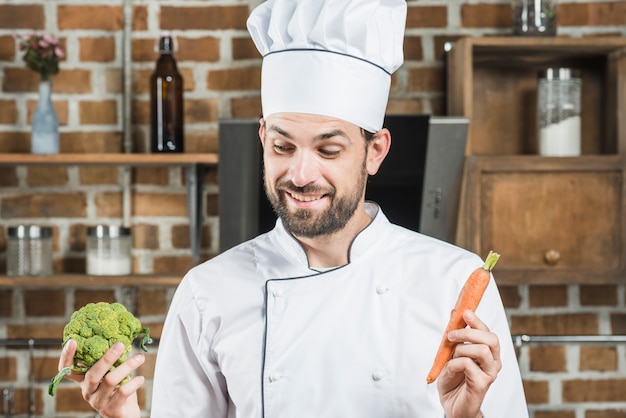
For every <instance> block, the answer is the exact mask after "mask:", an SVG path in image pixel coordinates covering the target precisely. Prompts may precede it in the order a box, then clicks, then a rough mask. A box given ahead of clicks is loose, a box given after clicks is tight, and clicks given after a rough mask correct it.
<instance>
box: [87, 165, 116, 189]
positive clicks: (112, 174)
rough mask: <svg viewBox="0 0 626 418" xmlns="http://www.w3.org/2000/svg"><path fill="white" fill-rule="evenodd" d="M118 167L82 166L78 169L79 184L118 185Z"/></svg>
mask: <svg viewBox="0 0 626 418" xmlns="http://www.w3.org/2000/svg"><path fill="white" fill-rule="evenodd" d="M119 178H120V172H119V168H118V167H107V166H81V167H78V182H79V183H80V184H83V185H100V184H118V183H119Z"/></svg>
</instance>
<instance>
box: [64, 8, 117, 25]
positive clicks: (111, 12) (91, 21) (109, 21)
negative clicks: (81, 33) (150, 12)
mask: <svg viewBox="0 0 626 418" xmlns="http://www.w3.org/2000/svg"><path fill="white" fill-rule="evenodd" d="M57 21H58V27H59V29H61V30H67V29H103V30H120V29H122V26H123V23H122V22H123V16H122V8H121V6H102V5H98V6H95V5H94V6H83V5H63V4H60V5H58V6H57Z"/></svg>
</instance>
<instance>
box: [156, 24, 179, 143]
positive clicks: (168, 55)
mask: <svg viewBox="0 0 626 418" xmlns="http://www.w3.org/2000/svg"><path fill="white" fill-rule="evenodd" d="M173 52H174V43H173V40H172V37H171V36H170V35H164V36H162V37H161V38H160V40H159V54H160V56H159V59H158V60H157V63H156V68H155V70H154V72H153V73H152V75H151V77H150V150H151V151H152V152H154V153H160V152H184V133H183V117H184V114H183V77H182V76H181V75H180V73H179V72H178V68H177V66H176V60H175V59H174V56H173Z"/></svg>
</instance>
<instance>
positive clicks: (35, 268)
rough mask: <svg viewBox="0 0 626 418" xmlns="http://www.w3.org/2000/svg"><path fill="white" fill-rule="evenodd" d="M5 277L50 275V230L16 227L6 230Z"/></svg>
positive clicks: (45, 228)
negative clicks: (7, 238) (7, 237)
mask: <svg viewBox="0 0 626 418" xmlns="http://www.w3.org/2000/svg"><path fill="white" fill-rule="evenodd" d="M8 236H9V240H8V242H7V275H9V276H47V275H50V274H52V228H50V227H44V226H37V225H18V226H10V227H9V228H8Z"/></svg>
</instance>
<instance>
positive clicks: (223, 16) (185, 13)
mask: <svg viewBox="0 0 626 418" xmlns="http://www.w3.org/2000/svg"><path fill="white" fill-rule="evenodd" d="M249 14H250V10H249V8H248V6H245V5H244V6H202V7H180V6H163V7H161V13H160V20H161V23H160V28H161V29H184V30H193V29H206V30H216V29H245V28H246V20H247V19H248V15H249Z"/></svg>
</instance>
